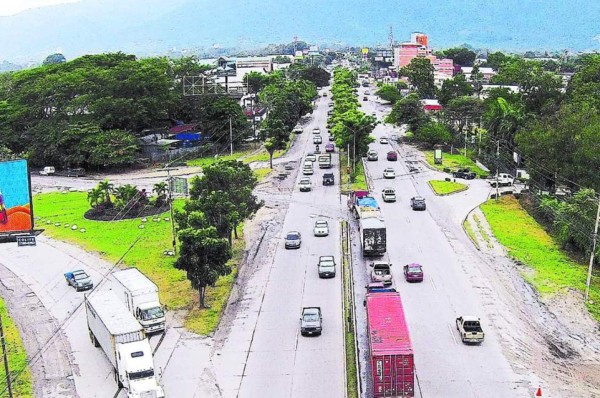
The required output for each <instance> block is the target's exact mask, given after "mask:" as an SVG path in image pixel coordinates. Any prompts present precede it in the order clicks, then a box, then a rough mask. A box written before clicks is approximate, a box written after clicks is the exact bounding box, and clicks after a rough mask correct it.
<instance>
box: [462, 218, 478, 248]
mask: <svg viewBox="0 0 600 398" xmlns="http://www.w3.org/2000/svg"><path fill="white" fill-rule="evenodd" d="M463 227H464V228H465V231H467V235H469V238H471V241H473V244H474V245H475V246H476V247H477V249H479V241H478V240H477V235H476V234H475V231H473V227H472V226H471V223H470V222H469V220H468V219H466V220H465V221H463Z"/></svg>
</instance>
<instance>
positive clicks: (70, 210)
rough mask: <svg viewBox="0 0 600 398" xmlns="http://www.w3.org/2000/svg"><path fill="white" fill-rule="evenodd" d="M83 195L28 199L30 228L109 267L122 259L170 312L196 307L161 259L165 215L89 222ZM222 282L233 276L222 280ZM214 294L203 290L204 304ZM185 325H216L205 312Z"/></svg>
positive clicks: (166, 244)
mask: <svg viewBox="0 0 600 398" xmlns="http://www.w3.org/2000/svg"><path fill="white" fill-rule="evenodd" d="M86 197H87V193H84V192H70V193H57V192H54V193H47V194H40V195H36V196H34V200H33V201H34V211H35V215H36V218H37V217H39V218H40V219H38V220H37V221H36V228H44V229H45V230H46V231H45V232H44V233H45V234H46V235H48V236H50V237H52V238H54V239H58V240H61V241H66V242H70V243H73V244H75V245H78V246H80V247H82V248H83V249H85V250H87V251H90V252H97V253H99V254H100V255H101V256H102V257H104V258H105V259H107V260H108V261H110V262H111V263H113V264H114V263H116V262H117V261H118V260H119V259H121V257H122V260H121V262H122V264H121V266H123V267H136V268H138V269H139V270H140V271H142V272H143V273H144V274H146V275H147V276H148V277H149V278H150V279H152V280H153V281H154V283H156V284H157V285H158V288H159V294H160V299H161V302H162V303H163V304H164V305H165V306H166V307H167V308H168V309H170V310H181V309H192V308H194V307H196V306H197V301H198V294H197V292H196V291H195V290H193V289H192V288H191V286H190V283H189V282H188V280H187V278H186V274H185V272H183V271H180V270H177V269H175V268H174V267H173V263H174V262H175V258H174V257H169V256H165V255H163V251H164V250H168V249H171V239H172V238H171V236H172V235H171V222H170V215H169V214H168V213H164V214H162V215H161V216H160V217H159V218H158V221H154V220H153V219H155V218H154V217H148V219H147V222H145V223H144V222H142V221H141V219H139V218H138V219H132V220H122V221H115V222H102V221H90V220H86V219H85V218H83V214H84V213H85V212H86V211H87V210H88V209H89V204H88V202H87V200H86ZM182 205H183V201H181V200H180V201H176V202H175V207H178V206H182ZM166 218H168V219H169V221H167V220H166ZM55 223H58V224H59V226H56V225H55ZM71 225H77V230H75V231H74V230H72V229H71V228H70V226H71ZM81 228H85V230H86V232H84V233H82V232H80V231H79V230H80V229H81ZM240 242H241V243H240ZM240 242H236V244H240V245H243V244H244V243H243V240H240ZM227 278H234V276H233V275H230V276H227V277H224V278H222V279H227ZM218 283H221V281H220V282H218ZM227 283H228V282H227ZM230 285H231V284H230V283H229V286H230ZM217 290H218V289H208V290H207V302H208V303H211V302H213V301H215V300H216V301H218V300H219V299H218V298H215V297H213V295H217V296H218V295H221V296H222V295H225V293H223V292H221V291H217ZM227 296H228V292H227ZM219 313H220V310H219ZM186 324H189V325H192V326H193V327H194V328H193V329H191V330H192V331H195V332H198V331H201V330H202V331H204V330H214V328H215V327H216V321H215V319H214V316H213V315H212V313H211V312H210V310H197V311H192V312H191V313H190V314H189V315H188V319H187V320H186Z"/></svg>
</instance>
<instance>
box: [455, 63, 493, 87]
mask: <svg viewBox="0 0 600 398" xmlns="http://www.w3.org/2000/svg"><path fill="white" fill-rule="evenodd" d="M460 72H461V73H462V74H463V75H465V79H466V80H467V81H470V80H471V74H472V72H473V67H472V66H463V67H461V68H460ZM479 73H481V74H482V78H483V83H485V84H488V83H489V82H490V81H491V79H492V77H493V76H494V75H495V74H496V71H495V70H493V69H492V68H487V67H482V68H479Z"/></svg>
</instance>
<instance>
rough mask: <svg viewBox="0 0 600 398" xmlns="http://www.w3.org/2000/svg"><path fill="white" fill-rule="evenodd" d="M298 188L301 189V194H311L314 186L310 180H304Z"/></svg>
mask: <svg viewBox="0 0 600 398" xmlns="http://www.w3.org/2000/svg"><path fill="white" fill-rule="evenodd" d="M298 186H299V187H300V192H309V191H310V190H312V184H311V183H310V179H309V178H302V179H301V180H300V183H299V184H298Z"/></svg>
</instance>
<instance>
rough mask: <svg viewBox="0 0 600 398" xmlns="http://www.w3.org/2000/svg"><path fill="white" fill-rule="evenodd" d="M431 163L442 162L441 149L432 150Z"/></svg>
mask: <svg viewBox="0 0 600 398" xmlns="http://www.w3.org/2000/svg"><path fill="white" fill-rule="evenodd" d="M433 163H435V164H442V150H441V149H436V150H434V151H433Z"/></svg>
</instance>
